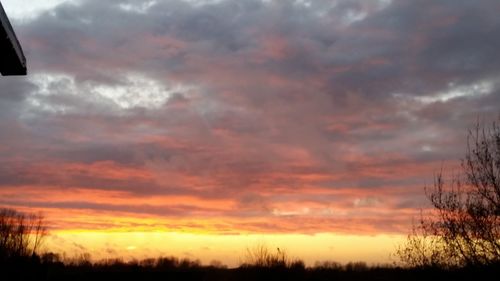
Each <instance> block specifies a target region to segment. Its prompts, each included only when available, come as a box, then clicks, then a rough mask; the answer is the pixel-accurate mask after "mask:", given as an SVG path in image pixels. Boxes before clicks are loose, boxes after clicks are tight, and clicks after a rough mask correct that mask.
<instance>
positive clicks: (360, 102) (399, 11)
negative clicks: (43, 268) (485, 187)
mask: <svg viewBox="0 0 500 281" xmlns="http://www.w3.org/2000/svg"><path fill="white" fill-rule="evenodd" d="M1 2H2V4H3V6H4V8H5V10H6V12H7V14H8V15H9V16H10V19H11V22H12V25H13V26H14V29H15V30H16V33H17V36H18V38H19V41H20V42H21V44H22V46H23V49H24V52H25V54H26V57H27V61H28V76H26V77H0V206H3V207H9V208H15V209H17V210H21V211H42V212H43V214H44V216H45V217H46V220H47V223H48V225H49V227H50V230H51V235H50V236H49V239H48V241H47V247H48V248H50V249H52V250H57V251H59V252H66V254H67V255H70V256H71V255H74V254H79V253H84V252H89V253H91V254H92V255H93V256H94V257H95V258H103V257H115V256H122V257H125V258H132V257H136V258H141V257H146V256H157V255H176V256H179V257H189V258H193V259H194V258H199V259H201V260H202V261H203V262H205V263H208V262H209V261H210V260H213V259H217V260H220V261H223V262H224V263H226V264H229V265H237V264H238V262H239V261H240V259H241V257H242V255H243V254H244V249H245V247H248V246H252V245H254V244H256V243H266V244H268V245H270V246H272V247H275V246H280V247H283V248H286V249H288V250H289V252H290V253H291V254H292V255H294V256H297V257H301V258H303V259H304V260H306V262H308V263H314V261H316V260H337V261H342V262H345V261H349V260H365V261H368V262H388V261H390V258H389V254H390V253H391V252H392V251H393V250H394V245H395V244H397V242H398V241H400V240H401V239H402V237H404V235H406V234H407V233H408V231H409V229H410V228H411V222H412V217H413V216H414V215H416V214H418V212H419V211H418V210H419V209H420V208H428V204H427V201H426V198H425V196H424V192H423V188H424V186H426V185H432V182H433V175H434V173H435V172H437V171H439V170H440V169H441V167H445V169H449V170H450V171H451V170H453V169H455V168H456V167H458V165H457V164H459V160H460V158H461V157H462V156H463V154H464V152H465V145H466V142H465V136H466V133H467V129H468V128H470V127H471V126H472V125H473V124H474V123H475V122H477V120H478V119H479V120H487V121H488V122H490V121H492V120H495V118H497V117H498V114H499V113H500V110H499V109H500V90H499V89H500V16H499V15H500V1H498V0H475V1H470V0H418V1H417V0H392V1H391V0H316V1H314V0H295V1H291V0H290V1H286V0H282V1H279V0H274V1H273V0H238V1H229V0H226V1H225V0H219V1H217V0H212V1H210V0H203V1H202V0H164V1H163V0H157V1H151V0H149V1H142V0H133V1H126V0H106V1H102V0H81V1H64V0H52V1H48V0H31V1H20V0H2V1H1Z"/></svg>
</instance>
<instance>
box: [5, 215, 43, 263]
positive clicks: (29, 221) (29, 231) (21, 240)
mask: <svg viewBox="0 0 500 281" xmlns="http://www.w3.org/2000/svg"><path fill="white" fill-rule="evenodd" d="M45 235H46V227H45V224H44V220H43V217H42V216H41V215H40V214H25V213H21V212H18V211H15V210H12V209H0V260H7V259H13V258H22V257H31V256H34V255H35V254H36V252H37V251H38V250H39V248H40V245H41V243H42V240H43V238H44V237H45Z"/></svg>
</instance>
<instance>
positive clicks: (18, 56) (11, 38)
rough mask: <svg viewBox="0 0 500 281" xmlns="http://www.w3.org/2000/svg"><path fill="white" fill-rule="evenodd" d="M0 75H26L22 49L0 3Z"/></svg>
mask: <svg viewBox="0 0 500 281" xmlns="http://www.w3.org/2000/svg"><path fill="white" fill-rule="evenodd" d="M0 73H1V74H2V75H4V76H10V75H26V74H27V70H26V58H25V57H24V53H23V49H22V48H21V44H19V41H18V40H17V37H16V34H15V33H14V29H13V28H12V26H11V24H10V21H9V18H8V17H7V14H6V13H5V11H4V9H3V6H2V3H0Z"/></svg>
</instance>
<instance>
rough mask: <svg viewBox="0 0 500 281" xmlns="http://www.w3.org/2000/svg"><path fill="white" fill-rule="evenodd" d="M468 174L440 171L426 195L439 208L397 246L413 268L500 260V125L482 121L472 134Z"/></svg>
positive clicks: (466, 161)
mask: <svg viewBox="0 0 500 281" xmlns="http://www.w3.org/2000/svg"><path fill="white" fill-rule="evenodd" d="M461 171H462V173H460V174H458V175H456V176H454V177H452V179H451V180H450V181H448V182H447V181H446V180H445V179H444V177H443V173H442V172H440V173H439V174H438V175H437V176H436V178H435V182H434V186H433V187H432V188H426V195H427V197H428V199H429V200H430V202H431V204H432V206H433V207H434V212H433V213H432V214H431V215H430V216H428V217H426V218H424V217H423V216H422V220H421V222H420V224H419V225H418V226H417V227H414V232H413V233H412V234H411V235H409V237H408V239H407V241H406V243H405V244H404V245H402V246H401V247H400V248H399V249H398V250H397V255H398V256H399V257H400V259H401V260H402V261H403V262H404V263H406V264H408V265H410V266H436V265H439V266H478V265H491V264H498V263H500V127H499V126H498V124H497V123H493V124H492V126H491V127H485V126H483V125H481V124H479V123H478V124H477V125H476V127H475V128H474V129H473V130H470V131H469V133H468V137H467V151H466V155H465V158H464V159H463V160H462V165H461Z"/></svg>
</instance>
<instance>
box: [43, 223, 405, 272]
mask: <svg viewBox="0 0 500 281" xmlns="http://www.w3.org/2000/svg"><path fill="white" fill-rule="evenodd" d="M404 238H405V236H402V235H376V236H362V235H337V234H327V233H322V234H316V235H302V234H275V235H273V234H242V235H217V234H199V233H178V232H159V231H158V232H99V231H68V230H64V231H56V232H53V233H52V234H51V235H50V236H49V237H48V239H47V241H46V248H47V249H48V250H49V249H50V250H51V251H54V252H59V253H63V254H64V255H65V256H66V257H75V256H78V255H81V254H84V253H89V254H91V255H92V259H93V260H100V259H107V258H122V259H124V260H131V259H143V258H154V257H159V256H175V257H178V258H189V259H192V260H194V259H199V260H200V261H201V262H202V263H203V264H209V263H210V262H211V261H213V260H218V261H221V262H222V263H223V264H226V265H228V266H229V267H235V266H238V265H239V264H240V263H241V262H242V261H243V259H244V256H245V251H246V249H247V248H251V247H253V246H255V245H257V244H265V245H267V246H268V247H269V248H270V249H272V250H273V249H275V248H277V247H279V248H280V249H285V250H286V251H287V252H288V254H289V255H290V257H292V258H299V259H301V260H303V261H304V262H305V263H306V265H314V263H315V262H316V261H325V260H330V261H337V262H341V263H346V262H349V261H365V262H368V263H369V264H379V263H390V262H392V260H391V258H390V255H391V253H393V252H394V249H395V247H396V245H397V244H398V243H400V242H401V241H403V239H404Z"/></svg>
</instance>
